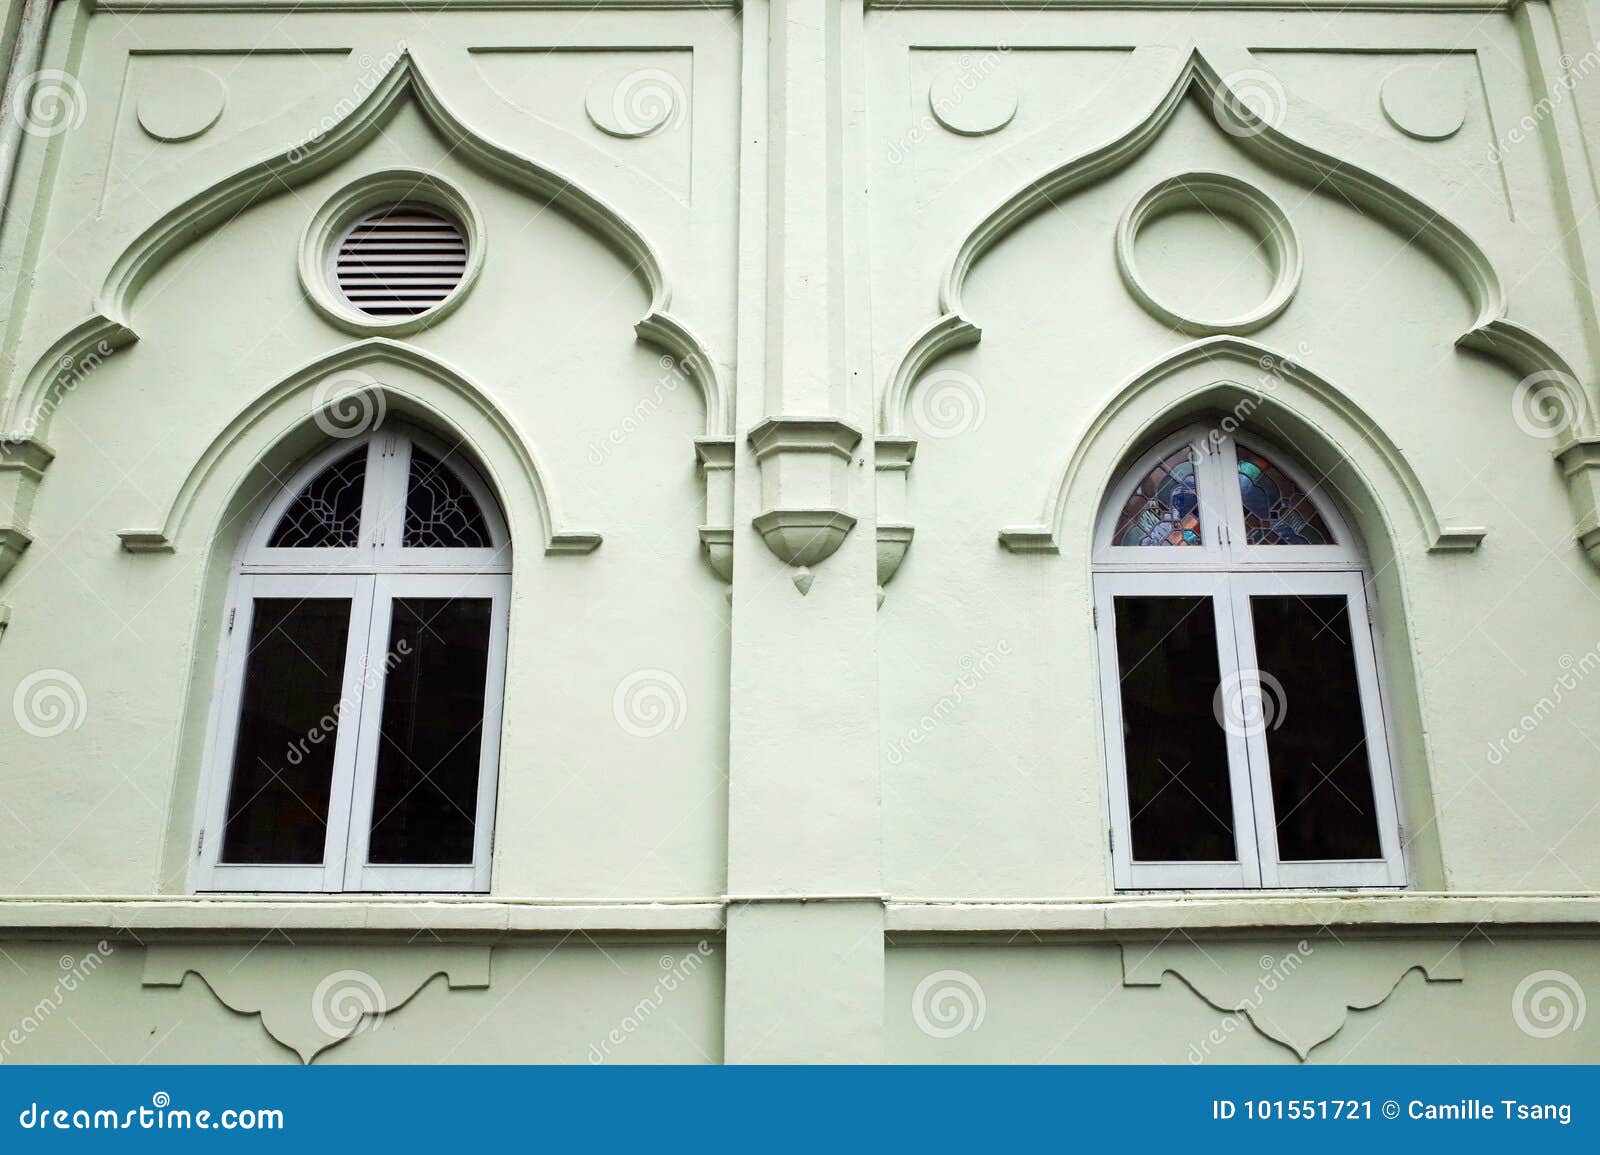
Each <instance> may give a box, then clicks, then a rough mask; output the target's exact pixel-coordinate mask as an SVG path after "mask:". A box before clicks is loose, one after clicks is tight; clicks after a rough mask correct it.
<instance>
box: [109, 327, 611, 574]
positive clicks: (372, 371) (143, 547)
mask: <svg viewBox="0 0 1600 1155" xmlns="http://www.w3.org/2000/svg"><path fill="white" fill-rule="evenodd" d="M385 363H388V364H392V365H399V366H402V367H405V368H408V369H411V370H413V371H415V372H417V373H419V374H422V375H423V376H425V377H427V378H428V379H429V380H431V381H434V382H437V383H438V384H440V385H442V386H444V387H445V388H446V389H448V390H449V391H450V393H451V394H453V395H454V396H456V397H457V398H459V399H460V400H462V401H463V402H465V404H466V405H467V406H468V407H469V408H470V409H471V410H474V411H476V412H477V413H478V414H480V415H481V416H483V417H484V418H486V419H487V420H488V421H489V422H490V423H491V424H492V425H493V426H494V428H495V429H496V431H497V432H498V433H499V434H500V436H501V438H502V440H503V441H504V442H505V444H506V445H507V446H508V447H509V448H510V449H511V450H512V452H513V453H514V454H515V455H516V457H517V461H518V464H519V466H520V467H521V468H520V472H521V474H522V477H523V479H524V480H525V482H526V484H527V485H528V486H529V487H530V488H531V490H532V492H533V495H534V498H535V504H536V505H537V506H538V509H539V516H540V522H541V529H542V530H543V534H544V550H545V553H546V554H573V553H590V552H592V551H593V550H594V549H595V548H596V547H598V546H599V545H600V540H601V538H600V535H599V534H598V533H593V532H590V531H586V530H573V529H568V528H566V527H564V526H563V525H562V524H561V520H560V517H559V514H558V512H557V509H556V506H555V502H554V499H553V497H552V496H551V493H550V490H549V488H548V486H547V484H546V482H545V478H546V477H547V474H546V472H545V471H544V470H543V469H541V468H540V466H539V464H538V462H537V461H536V459H535V458H534V454H533V449H532V442H531V441H530V440H529V439H528V438H527V437H526V436H525V435H524V434H523V433H522V431H521V429H520V428H519V427H518V426H517V424H516V423H515V422H514V421H513V420H512V419H511V417H510V416H509V415H508V413H507V412H506V410H505V409H504V408H503V407H502V406H501V405H500V404H499V403H498V402H497V401H496V400H495V399H494V397H493V396H492V395H490V394H489V393H488V392H487V391H485V390H484V389H483V388H482V387H481V386H480V385H478V384H477V383H476V382H474V381H473V380H472V379H471V378H469V377H467V376H466V374H464V373H462V372H461V371H460V370H458V369H456V368H454V367H453V366H451V365H449V364H447V363H445V362H444V361H441V360H440V359H438V358H437V357H434V356H433V355H431V354H429V353H426V352H424V351H423V350H421V349H418V348H417V347H416V346H414V345H409V344H404V343H401V342H399V341H393V340H390V339H389V338H387V337H369V338H367V339H366V340H364V341H357V342H356V343H354V344H351V345H346V346H344V347H343V348H340V349H336V350H334V351H333V352H332V353H328V354H325V355H324V356H322V357H319V358H317V359H316V360H315V361H312V362H311V363H310V364H308V365H305V366H302V367H301V368H300V369H298V370H296V371H295V372H293V373H291V374H290V375H289V376H288V377H286V378H284V379H283V380H282V381H280V382H278V383H277V384H276V385H274V386H272V387H271V388H270V389H268V390H267V391H266V392H264V393H262V394H261V395H260V396H258V397H257V398H256V399H255V400H254V401H252V402H251V403H250V404H249V405H247V406H246V407H245V408H244V409H243V410H242V411H241V412H240V413H239V414H238V415H237V416H235V417H234V419H233V420H232V421H230V422H229V423H228V424H227V426H225V427H224V428H223V429H222V430H221V431H220V432H219V433H218V434H217V435H216V436H215V437H214V438H212V440H211V444H210V445H208V446H207V447H206V449H205V451H204V452H203V453H202V454H201V455H200V457H199V459H198V460H197V461H196V462H195V463H194V465H193V466H192V467H191V468H190V470H189V473H188V475H187V476H186V477H185V478H184V480H183V483H182V484H181V485H180V486H179V487H178V492H177V494H176V495H175V496H174V497H173V499H172V502H171V504H170V505H169V506H168V508H167V512H166V514H165V515H164V516H163V517H161V518H160V520H159V525H160V528H159V529H127V530H123V531H122V532H120V533H119V534H118V535H117V536H118V537H119V538H120V539H121V541H122V548H123V549H125V550H127V551H128V552H129V553H171V552H173V551H174V550H175V549H176V548H177V541H178V536H179V534H180V533H181V532H182V530H183V527H184V522H185V519H186V518H187V517H188V514H189V511H190V509H191V508H193V505H194V502H195V499H196V497H197V496H198V495H199V493H200V492H201V490H202V489H204V488H205V486H206V485H207V483H208V481H209V480H210V478H211V477H212V476H213V475H214V474H215V473H216V472H217V470H218V467H219V463H220V462H221V461H222V459H223V458H224V456H225V455H226V454H227V452H228V450H229V448H230V447H232V446H233V445H235V444H237V443H238V442H239V440H240V439H241V438H242V437H243V436H244V435H245V434H246V433H247V432H249V431H250V430H252V429H255V428H257V427H259V426H262V425H263V424H266V423H268V422H271V423H272V430H271V436H272V439H273V441H274V442H276V441H278V440H280V439H281V438H283V437H284V436H286V435H287V434H289V433H290V432H291V431H293V430H294V429H295V428H297V427H300V426H303V425H304V424H305V423H306V422H307V421H308V420H312V419H314V416H315V412H316V400H317V398H316V395H315V390H316V388H317V386H318V385H319V384H320V383H322V382H325V381H326V380H328V379H329V377H330V376H331V375H334V374H340V373H350V372H352V371H357V370H359V371H361V372H362V373H363V376H364V378H370V384H369V385H368V388H370V389H371V390H372V391H373V392H374V393H375V394H377V395H378V396H379V398H380V399H381V404H382V406H383V408H384V409H385V410H387V409H390V408H393V407H394V405H393V404H392V403H391V400H390V399H393V401H397V402H400V403H401V404H402V405H404V404H409V405H410V406H411V407H416V408H422V409H424V410H426V411H427V412H428V414H429V416H430V417H431V418H432V419H433V420H435V421H437V422H438V423H439V424H441V425H442V426H444V427H445V428H450V427H451V426H453V425H454V422H452V421H451V420H450V418H449V417H448V416H447V415H445V414H443V413H440V412H439V411H438V408H437V406H435V405H433V404H431V403H429V402H428V401H427V400H426V399H424V398H420V397H417V396H415V395H414V394H413V393H411V392H408V391H407V390H405V389H403V388H401V387H399V386H397V385H394V384H391V383H388V382H384V381H383V380H382V379H381V376H380V375H379V374H381V366H382V365H383V364H385ZM308 394H309V396H307V395H308ZM296 397H306V404H305V405H303V406H294V405H292V404H291V405H289V406H288V408H287V411H286V409H285V405H286V403H287V402H292V400H293V399H294V398H296ZM334 400H337V399H336V398H335V399H334ZM480 456H481V455H480ZM254 464H255V463H254V462H253V461H250V462H245V463H243V465H242V466H241V467H240V469H239V470H238V471H236V473H237V476H235V477H232V478H230V479H229V483H230V485H236V484H237V483H238V480H239V477H242V476H243V472H244V471H245V470H248V469H249V468H250V467H252V466H253V465H254ZM481 464H483V465H484V467H485V468H488V462H481ZM491 477H492V471H491ZM492 480H493V481H494V483H495V486H496V488H498V489H500V491H501V492H502V494H503V493H504V492H505V485H506V482H507V480H509V479H506V478H498V477H492Z"/></svg>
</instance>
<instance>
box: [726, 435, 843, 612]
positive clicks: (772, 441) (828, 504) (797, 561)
mask: <svg viewBox="0 0 1600 1155" xmlns="http://www.w3.org/2000/svg"><path fill="white" fill-rule="evenodd" d="M860 443H861V430H859V429H857V428H856V427H855V426H853V425H851V424H849V423H848V422H845V421H840V420H839V419H838V418H834V417H769V418H767V419H766V420H765V421H763V422H762V423H761V424H760V425H757V426H756V427H755V428H754V429H752V430H751V431H750V448H751V449H752V450H753V451H754V453H755V457H756V464H757V465H758V466H759V467H760V469H761V496H762V508H763V512H762V513H760V514H759V515H757V516H756V518H755V519H754V520H753V522H752V524H753V525H754V526H755V528H756V532H758V533H759V534H761V537H762V540H764V541H765V542H766V543H767V548H768V549H770V550H771V551H772V552H773V553H774V554H776V555H777V556H778V558H779V559H780V560H782V561H783V562H784V563H785V564H786V565H792V566H795V567H796V568H797V571H798V572H796V574H795V575H794V583H795V588H796V589H798V590H799V591H800V593H801V595H802V596H804V595H805V594H806V593H808V592H809V591H810V589H811V581H812V574H811V567H812V566H814V565H816V564H817V563H818V562H820V561H823V560H824V559H826V558H828V557H831V556H832V555H833V553H834V551H835V550H837V549H838V548H839V546H840V545H841V544H843V542H844V539H845V535H846V534H848V533H849V532H850V530H851V529H852V528H854V527H855V524H856V519H855V517H854V516H853V515H851V514H849V513H846V512H845V509H844V505H845V498H846V494H847V493H848V491H849V483H850V464H851V462H852V461H854V460H855V448H856V446H857V445H859V444H860Z"/></svg>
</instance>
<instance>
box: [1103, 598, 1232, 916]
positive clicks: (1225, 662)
mask: <svg viewBox="0 0 1600 1155" xmlns="http://www.w3.org/2000/svg"><path fill="white" fill-rule="evenodd" d="M1094 586H1095V606H1096V612H1095V617H1096V620H1097V622H1098V629H1097V644H1098V648H1099V657H1100V699H1101V713H1102V720H1103V723H1104V741H1105V753H1106V766H1107V768H1108V772H1109V774H1108V777H1109V782H1110V787H1109V791H1108V794H1109V800H1110V810H1111V828H1112V831H1113V834H1112V878H1113V881H1114V883H1115V884H1116V886H1117V887H1118V888H1120V889H1133V890H1143V889H1151V890H1156V889H1192V890H1239V889H1245V888H1252V887H1257V886H1260V885H1261V877H1260V865H1259V862H1260V860H1259V858H1258V856H1257V853H1256V844H1255V823H1254V818H1253V815H1254V807H1253V804H1252V799H1251V790H1250V776H1249V774H1248V773H1245V772H1243V767H1244V766H1245V765H1246V757H1247V756H1246V754H1245V748H1244V741H1243V739H1242V738H1241V737H1240V736H1238V735H1235V734H1231V733H1227V732H1226V731H1224V735H1223V736H1224V739H1225V742H1226V746H1227V751H1228V785H1229V797H1230V799H1231V801H1232V804H1233V836H1234V849H1235V853H1236V854H1237V858H1236V859H1235V860H1234V861H1231V862H1151V861H1142V860H1135V859H1134V857H1133V824H1132V815H1131V814H1130V812H1129V801H1128V767H1127V755H1126V750H1125V749H1124V746H1123V740H1122V677H1121V670H1120V668H1119V662H1118V659H1117V622H1116V601H1115V599H1116V598H1117V597H1118V596H1122V597H1163V596H1179V597H1184V596H1188V597H1195V596H1199V597H1208V598H1210V599H1211V611H1212V616H1213V620H1214V621H1215V623H1216V634H1217V671H1218V674H1219V676H1220V677H1221V678H1227V677H1228V676H1229V675H1230V674H1231V673H1233V672H1234V671H1235V670H1236V668H1237V663H1238V650H1237V647H1236V645H1235V643H1234V638H1233V612H1232V607H1231V605H1230V604H1229V599H1228V586H1227V579H1226V577H1225V575H1220V574H1213V573H1178V572H1172V573H1099V574H1096V575H1095V579H1094Z"/></svg>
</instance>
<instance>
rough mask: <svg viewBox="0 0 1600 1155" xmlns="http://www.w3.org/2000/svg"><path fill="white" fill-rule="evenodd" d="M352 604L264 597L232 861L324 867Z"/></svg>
mask: <svg viewBox="0 0 1600 1155" xmlns="http://www.w3.org/2000/svg"><path fill="white" fill-rule="evenodd" d="M349 633H350V601H349V599H348V598H257V599H256V600H255V613H254V615H253V618H252V621H251V624H250V655H249V657H248V658H246V659H245V671H244V693H243V695H242V699H241V703H240V710H239V737H238V739H237V741H235V743H234V747H233V784H232V786H231V788H230V789H229V791H228V819H227V825H226V828H225V829H224V831H223V836H222V861H223V862H233V863H253V864H286V863H318V862H321V861H322V851H323V846H324V844H325V841H326V838H327V828H328V791H329V787H330V786H331V785H332V783H333V748H334V744H335V739H337V738H338V736H339V713H340V695H341V692H342V690H343V684H344V655H345V642H346V640H347V639H348V637H349Z"/></svg>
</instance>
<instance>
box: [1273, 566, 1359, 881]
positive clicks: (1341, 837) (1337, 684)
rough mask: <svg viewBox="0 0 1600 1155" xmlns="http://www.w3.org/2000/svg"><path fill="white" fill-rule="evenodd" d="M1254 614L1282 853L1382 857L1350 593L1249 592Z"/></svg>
mask: <svg viewBox="0 0 1600 1155" xmlns="http://www.w3.org/2000/svg"><path fill="white" fill-rule="evenodd" d="M1250 619H1251V621H1252V622H1254V623H1255V631H1256V660H1257V661H1258V662H1260V663H1261V670H1262V679H1261V680H1262V695H1263V700H1262V712H1261V721H1262V723H1263V724H1264V725H1265V726H1266V739H1267V758H1268V760H1269V761H1270V762H1271V764H1272V806H1273V809H1274V811H1275V812H1276V821H1277V827H1278V857H1279V858H1281V859H1283V860H1284V861H1286V862H1299V861H1305V860H1308V859H1324V858H1378V857H1381V854H1382V852H1381V850H1380V849H1379V845H1378V816H1377V811H1376V809H1375V807H1374V806H1373V801H1372V770H1371V767H1370V766H1369V765H1368V764H1367V737H1366V727H1365V725H1364V723H1363V721H1362V717H1361V690H1360V687H1359V685H1358V683H1357V681H1356V663H1355V654H1354V652H1353V650H1352V649H1351V636H1350V610H1349V603H1348V600H1347V599H1346V598H1344V597H1343V596H1340V595H1334V596H1328V597H1296V596H1292V595H1291V596H1286V597H1252V598H1251V599H1250ZM1269 673H1270V675H1271V678H1270V679H1269V678H1268V674H1269ZM1273 698H1276V699H1277V701H1275V702H1274V701H1272V700H1271V699H1273Z"/></svg>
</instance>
